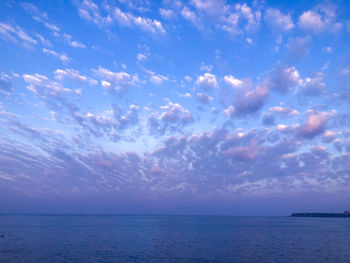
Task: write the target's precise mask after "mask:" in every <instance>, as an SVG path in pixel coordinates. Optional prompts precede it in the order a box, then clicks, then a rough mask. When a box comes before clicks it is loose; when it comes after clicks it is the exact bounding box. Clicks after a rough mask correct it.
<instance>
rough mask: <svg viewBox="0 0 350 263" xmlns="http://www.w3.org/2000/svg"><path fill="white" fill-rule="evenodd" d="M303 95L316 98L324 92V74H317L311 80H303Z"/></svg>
mask: <svg viewBox="0 0 350 263" xmlns="http://www.w3.org/2000/svg"><path fill="white" fill-rule="evenodd" d="M302 86H303V89H302V91H303V93H304V94H305V95H311V96H318V95H321V94H322V93H324V92H325V89H326V84H325V82H324V73H323V72H317V73H316V74H314V76H313V77H312V78H305V79H304V80H303V85H302Z"/></svg>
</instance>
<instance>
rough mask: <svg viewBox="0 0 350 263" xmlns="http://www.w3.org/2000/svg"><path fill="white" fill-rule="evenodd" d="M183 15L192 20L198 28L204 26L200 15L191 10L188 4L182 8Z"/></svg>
mask: <svg viewBox="0 0 350 263" xmlns="http://www.w3.org/2000/svg"><path fill="white" fill-rule="evenodd" d="M181 15H182V17H183V18H184V19H186V20H187V21H189V22H191V23H192V24H193V25H194V26H196V27H198V28H201V27H202V23H201V21H200V19H199V17H197V15H196V13H195V12H194V11H192V10H190V9H189V8H188V7H187V6H185V7H184V8H183V9H182V10H181Z"/></svg>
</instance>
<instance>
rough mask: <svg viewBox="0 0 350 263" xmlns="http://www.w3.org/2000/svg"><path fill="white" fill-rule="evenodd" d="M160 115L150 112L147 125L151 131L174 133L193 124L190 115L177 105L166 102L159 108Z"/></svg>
mask: <svg viewBox="0 0 350 263" xmlns="http://www.w3.org/2000/svg"><path fill="white" fill-rule="evenodd" d="M160 109H161V110H162V113H161V114H159V113H158V112H151V114H150V115H149V116H148V124H149V126H150V128H151V131H156V132H157V133H161V134H163V133H165V132H167V131H170V132H176V131H179V130H181V129H182V128H184V127H185V126H186V125H188V124H190V123H191V122H193V117H192V114H191V113H190V111H189V110H186V109H184V108H183V107H182V106H181V105H180V104H178V103H172V102H171V101H169V102H168V104H167V105H164V106H161V107H160Z"/></svg>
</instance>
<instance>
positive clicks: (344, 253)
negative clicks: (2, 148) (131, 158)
mask: <svg viewBox="0 0 350 263" xmlns="http://www.w3.org/2000/svg"><path fill="white" fill-rule="evenodd" d="M0 234H3V235H4V236H5V237H4V238H0V262H1V263H12V262H25V263H31V262H33V263H53V262H60V263H63V262H84V263H88V262H163V263H165V262H350V219H347V218H289V217H220V216H77V215H73V216H72V215H64V216H62V215H56V216H55V215H45V216H43V215H41V216H40V215H36V216H33V215H20V216H19V215H0Z"/></svg>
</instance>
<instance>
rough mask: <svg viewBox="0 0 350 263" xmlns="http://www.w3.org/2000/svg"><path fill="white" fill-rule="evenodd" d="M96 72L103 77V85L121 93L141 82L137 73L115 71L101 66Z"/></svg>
mask: <svg viewBox="0 0 350 263" xmlns="http://www.w3.org/2000/svg"><path fill="white" fill-rule="evenodd" d="M94 72H95V73H96V74H97V75H98V76H100V77H101V78H102V80H101V85H102V86H103V87H104V88H106V89H108V90H111V91H116V92H118V93H120V94H122V93H124V92H125V91H126V90H128V89H129V88H131V87H135V86H136V85H137V83H138V82H139V79H138V77H137V75H136V74H135V75H130V74H128V73H126V72H124V71H120V72H113V71H110V70H108V69H105V68H103V67H101V66H99V67H98V69H97V70H94Z"/></svg>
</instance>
